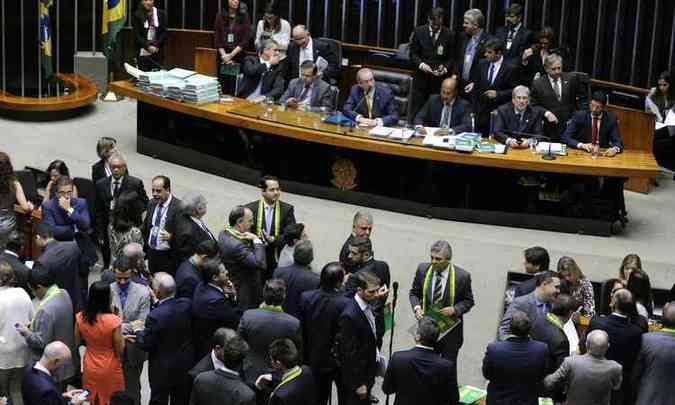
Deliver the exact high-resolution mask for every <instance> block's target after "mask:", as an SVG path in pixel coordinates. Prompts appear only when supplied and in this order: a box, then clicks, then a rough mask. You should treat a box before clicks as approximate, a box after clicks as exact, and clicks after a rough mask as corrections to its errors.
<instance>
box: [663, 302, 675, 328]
mask: <svg viewBox="0 0 675 405" xmlns="http://www.w3.org/2000/svg"><path fill="white" fill-rule="evenodd" d="M662 322H663V326H664V327H666V328H675V301H671V302H669V303H667V304H666V305H665V306H664V307H663V316H662Z"/></svg>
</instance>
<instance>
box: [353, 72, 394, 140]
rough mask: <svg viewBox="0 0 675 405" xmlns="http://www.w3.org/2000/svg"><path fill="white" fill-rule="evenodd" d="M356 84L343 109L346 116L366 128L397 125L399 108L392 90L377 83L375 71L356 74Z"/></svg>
mask: <svg viewBox="0 0 675 405" xmlns="http://www.w3.org/2000/svg"><path fill="white" fill-rule="evenodd" d="M356 82H357V84H355V85H353V86H352V88H351V90H350V91H349V96H348V97H347V101H345V104H344V106H343V107H342V111H343V112H344V114H345V115H346V116H348V117H349V118H351V119H352V120H354V121H356V123H357V124H359V125H361V126H364V127H374V126H385V127H388V126H393V125H396V124H397V123H398V106H397V105H396V99H395V98H394V94H393V93H392V91H391V89H390V88H389V87H388V86H385V85H382V84H377V83H375V78H374V76H373V71H372V70H370V69H368V68H362V69H360V70H359V71H358V72H357V73H356Z"/></svg>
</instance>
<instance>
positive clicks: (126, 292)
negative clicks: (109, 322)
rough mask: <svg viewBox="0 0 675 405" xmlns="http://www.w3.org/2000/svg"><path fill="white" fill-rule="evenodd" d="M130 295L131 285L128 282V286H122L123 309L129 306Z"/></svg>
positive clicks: (120, 296) (121, 300)
mask: <svg viewBox="0 0 675 405" xmlns="http://www.w3.org/2000/svg"><path fill="white" fill-rule="evenodd" d="M128 296H129V285H128V284H127V287H126V288H121V287H120V294H119V298H120V305H122V310H124V308H125V307H126V306H127V297H128Z"/></svg>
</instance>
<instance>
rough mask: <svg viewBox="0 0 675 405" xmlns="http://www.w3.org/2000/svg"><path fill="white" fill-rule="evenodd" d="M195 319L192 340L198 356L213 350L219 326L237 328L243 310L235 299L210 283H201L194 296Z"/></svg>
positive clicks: (193, 314)
mask: <svg viewBox="0 0 675 405" xmlns="http://www.w3.org/2000/svg"><path fill="white" fill-rule="evenodd" d="M192 316H193V320H194V325H193V330H192V342H193V343H194V346H195V350H196V353H197V358H201V357H202V356H204V355H206V353H208V352H210V351H211V346H212V340H213V332H215V331H216V329H218V328H230V329H234V330H237V328H238V327H239V319H240V318H241V311H240V310H239V309H237V308H235V304H234V301H233V300H232V299H231V298H230V297H228V296H226V295H225V294H223V293H222V292H221V291H219V290H218V289H216V288H215V287H213V286H212V285H209V284H204V283H203V282H202V283H199V284H198V285H197V287H196V288H195V291H194V293H193V296H192Z"/></svg>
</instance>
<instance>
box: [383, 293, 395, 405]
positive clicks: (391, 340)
mask: <svg viewBox="0 0 675 405" xmlns="http://www.w3.org/2000/svg"><path fill="white" fill-rule="evenodd" d="M392 286H393V288H394V297H393V299H392V300H391V331H390V334H389V359H388V360H387V366H389V363H390V362H391V355H392V352H393V348H394V327H395V326H396V322H394V319H395V318H396V317H395V314H396V301H397V300H398V281H394V284H393V285H392ZM385 405H389V394H387V399H386V400H385Z"/></svg>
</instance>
